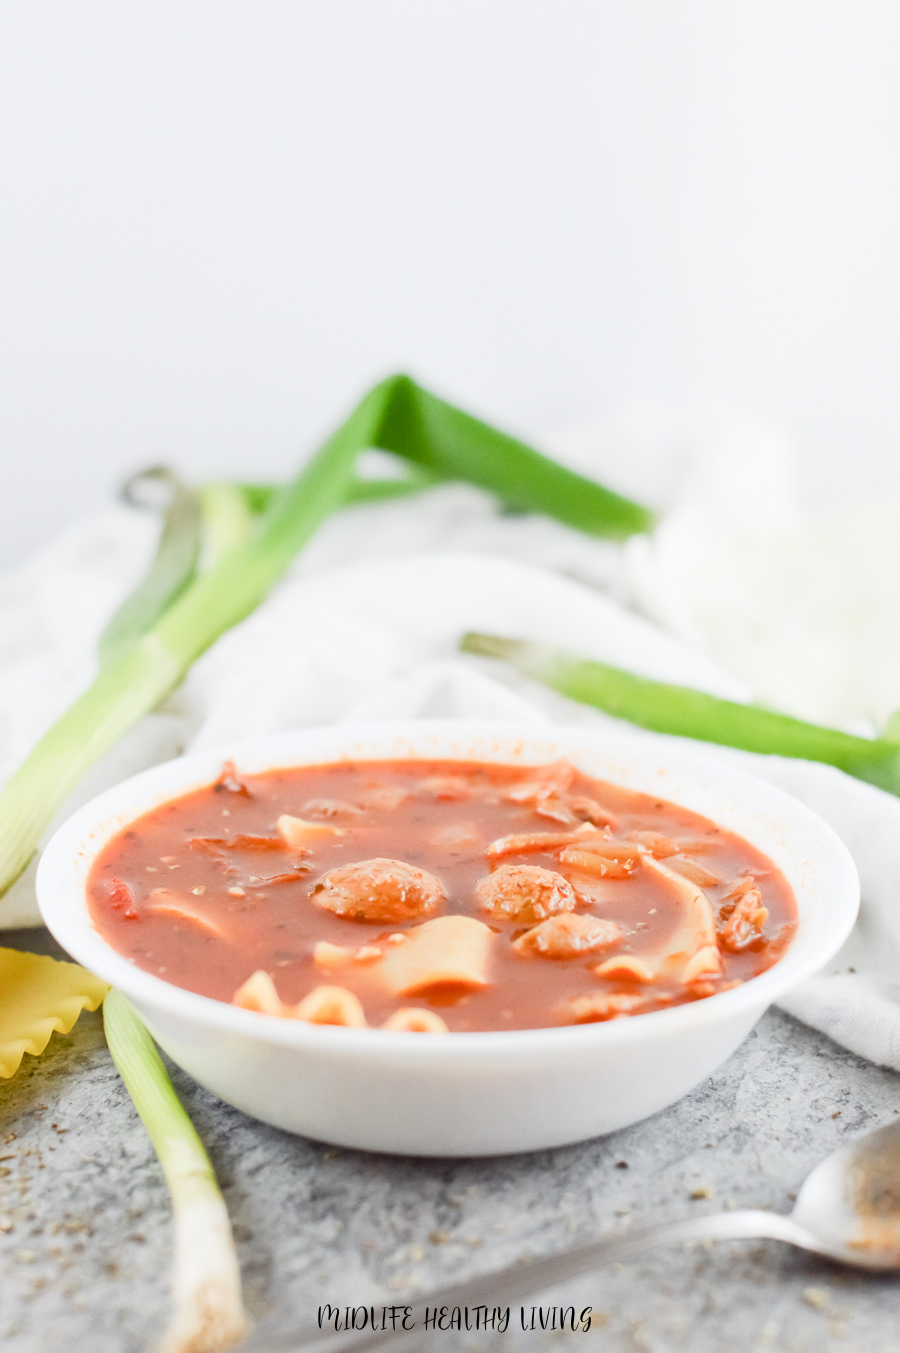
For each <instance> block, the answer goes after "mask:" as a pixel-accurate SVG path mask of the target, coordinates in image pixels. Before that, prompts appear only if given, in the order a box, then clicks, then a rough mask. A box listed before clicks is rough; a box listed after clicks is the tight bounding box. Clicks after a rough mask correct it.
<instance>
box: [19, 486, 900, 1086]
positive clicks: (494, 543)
mask: <svg viewBox="0 0 900 1353" xmlns="http://www.w3.org/2000/svg"><path fill="white" fill-rule="evenodd" d="M467 495H468V496H467ZM411 506H412V505H411V504H405V505H402V507H401V505H398V504H394V505H389V508H390V510H389V511H385V510H384V509H383V508H380V509H365V510H364V511H362V510H361V511H357V512H355V513H352V514H344V515H343V516H342V517H341V518H338V519H335V520H334V521H333V522H332V523H330V524H329V526H328V527H327V528H326V532H325V533H323V536H322V537H321V538H320V539H319V540H318V541H317V542H316V544H315V545H314V547H313V550H312V551H310V552H309V554H308V555H307V556H306V557H305V558H304V559H303V560H302V561H301V562H300V563H299V564H298V565H297V567H296V568H295V569H294V571H293V572H292V573H291V574H290V575H289V576H288V577H287V578H286V579H285V581H284V582H283V583H282V584H281V585H280V586H279V587H278V588H276V590H275V591H274V592H273V594H272V596H271V597H270V598H269V600H268V601H267V602H266V603H265V605H263V606H262V607H260V609H259V610H258V611H257V612H256V613H255V614H254V615H253V616H251V617H250V618H249V619H248V620H246V621H245V622H244V623H243V624H241V625H240V626H238V627H237V628H235V629H234V630H232V631H231V632H230V633H228V634H226V635H225V636H223V638H222V639H220V640H219V642H218V643H217V644H216V645H214V647H213V648H212V649H211V650H210V651H209V652H208V653H207V654H206V655H205V656H204V657H203V658H201V659H200V661H199V662H198V663H196V664H195V666H194V668H193V669H192V671H191V672H190V674H189V676H188V678H187V680H186V682H185V683H184V685H183V686H182V688H181V689H180V690H179V691H178V692H176V694H175V695H174V696H173V697H172V698H171V699H170V700H169V701H168V702H167V704H166V706H165V707H164V709H163V710H162V711H159V712H157V713H155V714H153V715H150V716H148V717H147V718H145V719H144V720H142V721H141V723H140V724H139V725H138V726H137V727H136V728H135V729H134V730H133V731H132V733H131V734H129V735H128V736H127V737H126V738H125V739H123V740H122V742H121V743H120V744H119V746H118V747H117V748H115V749H113V751H112V752H111V753H110V754H109V756H108V757H107V758H105V760H104V763H102V764H101V765H100V766H99V767H97V768H96V770H95V771H94V772H93V773H92V775H91V776H90V777H88V779H87V780H86V781H85V783H84V784H83V785H82V786H81V788H80V790H79V793H78V795H77V796H76V797H75V798H73V800H72V801H71V802H70V804H69V805H67V811H70V810H71V808H72V807H74V806H75V804H76V803H77V802H79V801H84V800H85V799H86V798H87V797H89V796H90V795H91V794H92V793H95V792H97V791H98V790H99V789H100V788H103V787H104V786H105V785H106V784H109V783H114V782H115V781H116V780H117V779H120V778H122V776H123V775H125V774H129V773H132V772H133V771H134V770H137V769H140V768H141V766H143V765H149V764H152V763H153V762H155V761H159V760H163V759H165V758H166V757H168V756H171V755H173V754H175V753H176V752H177V751H178V750H179V749H180V748H181V747H182V746H183V747H185V748H187V749H191V748H200V747H210V746H215V745H216V744H217V743H218V742H221V741H223V740H226V739H228V740H231V739H233V738H236V737H245V736H246V737H250V736H254V735H256V734H262V733H268V732H273V731H277V730H280V729H288V728H297V727H304V726H310V725H314V724H321V723H328V722H333V721H338V720H342V721H347V720H354V719H365V720H370V719H377V718H398V717H412V718H415V717H435V716H445V717H462V716H465V717H472V716H478V717H488V718H496V719H498V720H504V721H506V722H509V721H513V722H517V723H520V724H524V723H527V722H544V721H547V720H550V721H558V722H563V723H584V724H590V725H594V726H598V727H603V726H608V727H614V728H616V729H618V730H620V731H621V729H622V727H623V726H622V725H621V724H619V723H618V722H617V721H615V720H612V719H609V718H607V717H606V716H604V715H602V714H600V713H599V712H597V711H595V710H590V709H588V708H586V707H585V706H581V705H578V704H576V703H574V702H572V701H569V700H566V699H564V698H563V697H561V696H559V695H557V694H556V693H554V692H552V691H549V690H546V689H545V688H543V687H541V686H539V685H537V684H535V683H533V682H529V681H526V680H524V679H523V678H520V677H518V676H517V675H516V674H514V673H512V672H510V671H509V670H508V669H505V668H504V667H502V666H501V665H500V664H494V663H491V662H488V661H485V660H480V659H475V658H469V657H466V656H463V655H460V654H459V653H458V649H457V645H458V640H459V637H460V635H461V634H462V633H463V632H464V631H466V630H472V629H474V630H485V631H488V632H494V633H499V634H508V635H514V636H518V637H523V638H531V639H538V640H543V641H545V642H548V643H552V644H556V645H558V646H560V647H565V648H568V649H570V650H573V651H575V652H579V653H582V654H585V655H587V656H593V657H596V658H598V659H602V660H606V661H609V662H613V663H616V664H618V665H620V666H623V667H627V668H630V669H632V670H634V671H636V672H641V673H644V674H646V675H649V676H655V677H659V678H662V679H665V680H670V681H676V682H683V683H685V684H690V685H694V686H697V687H702V688H704V689H706V690H709V691H711V692H714V693H716V694H720V695H724V696H727V697H731V698H738V699H742V698H746V697H747V695H748V692H747V690H746V688H745V687H744V686H743V684H742V683H741V682H740V681H738V680H736V679H735V678H734V677H732V676H730V675H728V674H727V673H725V672H724V671H723V670H721V669H720V668H719V667H718V666H717V665H716V664H714V663H713V662H712V661H710V660H709V659H708V658H706V657H704V656H702V655H701V654H699V653H698V652H697V651H695V650H693V649H691V648H689V647H688V646H686V645H685V644H683V643H682V642H680V641H679V640H676V639H673V638H672V637H670V636H669V635H667V634H666V633H665V632H664V631H662V630H661V629H659V628H657V627H656V626H655V625H652V624H650V623H649V622H648V621H645V620H643V619H641V618H640V617H638V616H636V615H634V614H632V613H631V612H629V611H627V610H625V609H624V608H623V607H622V606H620V605H618V604H617V603H616V602H614V601H612V600H611V599H610V598H609V597H607V596H604V595H601V594H600V593H599V592H598V591H597V590H596V588H595V587H594V586H589V585H587V584H586V583H585V582H580V581H575V580H574V579H573V578H571V577H565V576H562V574H561V573H559V572H557V571H555V570H557V569H559V568H560V567H562V568H566V569H567V570H568V571H571V572H576V571H577V572H578V573H579V575H580V576H581V577H583V578H591V580H592V581H602V578H601V577H599V576H598V575H602V573H603V571H604V569H606V572H607V575H608V576H612V575H613V574H614V572H615V569H614V567H613V566H611V564H610V558H611V556H610V554H609V551H610V548H611V547H609V546H604V545H602V544H597V543H595V542H590V541H584V540H583V538H581V537H578V536H576V535H575V533H573V532H568V531H565V530H564V529H563V528H559V527H556V526H554V525H553V524H552V523H547V522H543V521H537V520H535V519H515V518H513V519H508V518H502V517H498V516H497V515H496V514H494V513H493V510H492V509H491V508H490V507H489V506H488V507H484V506H483V500H482V498H481V497H480V495H474V496H472V495H471V494H469V491H467V490H456V489H449V490H444V489H442V490H439V491H437V492H436V493H435V494H433V495H428V499H427V500H420V501H419V503H418V504H417V511H416V513H415V514H413V515H411V516H409V517H407V520H408V521H411V522H412V521H414V522H415V523H416V529H417V530H418V531H419V532H421V531H422V520H423V514H424V516H425V520H426V522H430V525H431V527H432V528H433V530H432V539H436V540H437V541H438V542H439V543H440V544H441V545H445V546H446V545H452V544H457V543H459V542H460V540H462V542H463V543H464V544H465V545H466V546H468V547H470V548H468V549H467V550H464V551H461V550H452V549H446V548H445V549H438V550H432V551H431V552H427V551H426V552H422V546H423V544H424V543H426V542H425V541H423V539H422V537H421V534H420V535H419V536H418V537H416V533H415V531H413V532H411V535H412V537H413V552H412V553H410V552H409V538H410V537H409V536H408V535H407V536H404V534H403V532H402V530H398V529H397V524H398V523H400V524H401V525H402V522H403V520H404V514H405V513H406V514H408V513H410V510H411ZM429 514H430V516H429ZM131 520H132V519H131V518H130V517H128V518H127V519H126V518H123V517H122V515H121V512H120V511H119V510H118V509H117V510H114V511H113V510H111V511H110V512H109V513H106V514H103V515H102V516H101V517H100V518H98V519H95V520H94V521H93V522H89V523H84V524H82V525H81V526H80V527H79V528H78V529H76V530H74V531H73V532H71V533H69V536H68V537H67V538H66V540H64V541H63V542H60V543H58V544H57V545H56V546H55V547H54V550H53V551H51V552H48V553H46V554H45V555H43V556H38V557H37V558H36V559H35V560H34V561H32V562H31V563H30V564H29V565H28V566H27V567H25V568H23V569H20V570H18V571H17V572H16V573H15V574H13V575H8V576H7V578H6V580H5V583H0V619H3V620H4V622H5V623H4V625H3V627H2V632H3V633H4V634H5V635H6V636H12V638H11V639H8V642H7V645H6V648H7V651H6V665H5V668H4V675H3V676H2V677H0V709H3V710H4V712H5V717H6V723H5V730H4V731H5V738H6V742H5V746H4V745H3V744H2V743H0V772H2V773H3V774H8V773H9V772H10V771H11V770H12V768H13V767H14V765H15V764H16V763H17V761H18V760H20V759H21V756H22V755H24V753H25V751H26V749H27V747H28V745H30V743H31V742H33V741H34V739H35V738H36V737H37V736H38V734H39V733H40V732H41V731H42V729H43V728H44V727H46V726H47V725H48V724H49V723H50V721H51V720H52V718H53V717H54V716H55V715H56V713H58V712H59V710H60V708H62V707H64V706H65V704H66V703H67V702H68V700H69V699H71V698H72V697H73V696H74V695H75V694H76V693H77V691H78V689H79V688H80V686H81V685H83V683H84V681H85V680H86V677H87V674H88V673H89V670H90V664H91V656H90V655H91V653H92V651H93V644H94V643H95V641H96V634H97V632H98V631H99V629H100V628H102V624H103V621H104V619H105V616H106V614H108V612H109V610H110V609H111V607H112V605H114V604H115V600H116V598H117V596H118V595H119V594H120V592H121V591H123V590H125V589H126V587H127V585H128V583H129V581H130V579H131V578H133V577H134V576H135V574H136V573H137V572H139V571H140V564H141V562H142V561H143V560H144V559H145V558H146V555H147V552H148V550H149V548H150V544H151V540H150V537H149V536H148V535H147V534H146V533H145V534H144V535H143V536H142V537H141V538H140V539H138V538H137V537H136V536H134V535H133V534H130V533H129V531H128V529H127V524H126V521H127V523H130V522H131ZM364 526H365V527H366V529H363V527H364ZM438 528H441V529H438ZM473 537H474V539H473ZM361 542H362V543H361ZM473 544H477V545H478V546H480V547H481V551H484V550H486V549H491V550H493V551H494V552H493V553H491V554H488V553H483V552H476V551H474V550H472V549H471V546H472V545H473ZM316 551H318V553H316ZM360 554H362V555H363V557H367V562H364V563H350V564H347V565H345V566H343V567H334V566H333V565H334V559H335V557H338V558H339V557H341V555H343V556H344V557H348V556H349V557H351V558H352V557H354V556H355V557H356V558H357V559H358V558H359V557H360ZM523 554H530V555H532V556H537V557H538V558H541V559H543V560H545V561H546V563H547V564H548V565H549V567H538V566H536V565H535V564H533V563H526V562H523V561H522V558H521V556H522V555H523ZM391 556H393V557H391ZM503 556H506V557H503ZM510 556H519V557H510ZM576 565H577V568H576V567H575V566H576ZM63 576H64V586H65V608H66V609H67V611H68V612H72V609H73V608H76V610H75V613H76V614H77V608H78V606H79V604H82V605H83V609H82V614H81V619H82V623H81V625H80V626H79V625H73V624H72V623H71V621H70V622H68V623H66V624H63V623H62V619H61V618H60V620H59V623H58V624H57V623H56V618H58V613H59V610H60V603H59V593H58V591H57V587H62V586H63ZM111 580H113V581H111ZM99 593H102V600H100V601H98V594H99ZM27 617H31V621H32V623H31V624H30V626H29V624H28V623H26V618H27ZM35 617H37V620H36V619H35ZM38 621H40V623H38ZM17 636H18V637H17ZM626 727H627V726H626ZM632 731H633V733H634V736H636V737H641V738H643V739H646V740H648V741H654V740H656V739H657V735H655V734H650V733H644V732H638V731H636V730H632ZM662 741H667V739H662ZM692 748H693V750H694V752H695V753H699V754H701V755H708V756H713V757H725V758H726V759H728V760H731V761H734V762H737V763H739V764H741V765H742V766H744V767H745V768H746V769H748V770H750V771H751V772H753V773H755V774H757V775H761V776H763V777H765V778H767V779H769V780H772V781H773V782H775V783H777V784H778V785H780V786H781V787H782V788H784V789H786V790H787V791H788V792H790V793H792V794H794V795H796V797H798V798H800V799H802V800H803V801H804V802H806V803H808V804H809V805H810V806H811V807H812V808H813V809H815V811H817V812H818V813H820V814H821V815H822V816H823V817H824V818H825V819H826V820H827V821H828V822H829V823H830V824H831V825H832V826H833V827H834V828H835V830H836V831H837V832H838V833H839V834H840V835H841V836H842V838H843V839H844V841H845V842H846V843H847V845H848V847H849V849H850V850H851V852H852V854H853V857H854V859H855V860H856V864H857V867H858V869H859V872H860V875H861V877H862V883H863V910H862V916H861V920H860V923H859V925H858V926H857V928H856V930H855V931H854V934H853V936H852V937H851V939H850V941H849V943H848V945H847V946H846V947H845V949H844V950H843V951H842V953H841V954H840V955H839V956H838V958H837V960H836V961H835V963H834V964H833V965H832V968H831V971H830V972H828V973H826V974H823V975H821V976H819V977H816V978H813V979H812V980H811V981H808V982H806V983H805V984H804V985H803V986H802V987H800V988H798V989H797V990H796V991H794V992H792V993H791V994H790V996H789V997H788V998H787V999H786V1000H785V1001H784V1002H783V1005H784V1007H785V1008H786V1009H787V1010H789V1011H790V1012H791V1013H792V1014H794V1015H796V1016H797V1017H798V1018H799V1019H802V1020H805V1021H806V1022H807V1023H809V1024H812V1025H814V1026H815V1027H817V1028H819V1029H822V1030H824V1031H825V1032H826V1033H828V1034H830V1035H831V1036H832V1037H833V1038H834V1039H836V1040H837V1041H838V1042H840V1043H843V1044H844V1045H845V1046H846V1047H848V1048H851V1049H852V1050H853V1051H854V1052H857V1053H860V1054H861V1055H862V1056H865V1057H868V1058H870V1059H871V1060H873V1061H876V1062H879V1063H882V1064H884V1065H887V1066H891V1067H894V1068H896V1069H898V1070H900V905H898V903H900V800H898V799H895V798H893V797H892V796H890V795H887V794H884V793H882V792H881V791H879V790H877V789H874V788H872V787H870V786H868V785H864V784H861V783H859V782H858V781H856V780H853V779H850V778H849V777H847V776H844V775H843V774H841V773H840V772H839V771H836V770H832V769H831V768H829V767H825V766H819V765H814V764H811V763H806V762H797V761H789V760H784V759H782V758H779V757H762V756H754V755H750V754H747V753H742V752H735V751H731V750H729V749H724V748H714V747H711V746H709V745H707V744H696V743H694V744H692ZM32 876H33V871H29V873H28V874H27V875H26V876H25V877H24V878H23V879H22V880H21V881H20V882H19V884H17V885H16V887H15V888H14V889H13V890H12V891H11V892H10V894H8V895H7V898H6V899H4V900H3V902H2V903H0V924H7V925H10V924H27V923H29V921H31V922H32V923H33V919H34V917H35V910H34V898H33V882H32Z"/></svg>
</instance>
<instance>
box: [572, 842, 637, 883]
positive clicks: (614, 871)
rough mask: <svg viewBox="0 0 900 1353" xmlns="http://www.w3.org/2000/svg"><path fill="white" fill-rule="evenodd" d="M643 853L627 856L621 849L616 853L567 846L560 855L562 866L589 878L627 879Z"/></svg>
mask: <svg viewBox="0 0 900 1353" xmlns="http://www.w3.org/2000/svg"><path fill="white" fill-rule="evenodd" d="M640 858H641V852H640V851H639V850H635V851H634V852H633V853H632V854H630V855H629V854H627V853H626V852H625V851H623V850H622V849H621V847H619V848H618V849H617V851H616V852H615V853H607V852H606V851H597V850H591V849H589V848H588V847H587V846H582V845H578V846H566V848H565V850H561V851H560V854H559V862H560V864H564V865H566V867H567V868H569V869H575V870H577V872H578V873H579V874H586V875H587V877H588V878H601V879H602V878H606V879H626V878H629V877H630V876H631V875H632V874H633V873H634V871H635V869H636V868H637V866H638V862H639V860H640Z"/></svg>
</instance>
